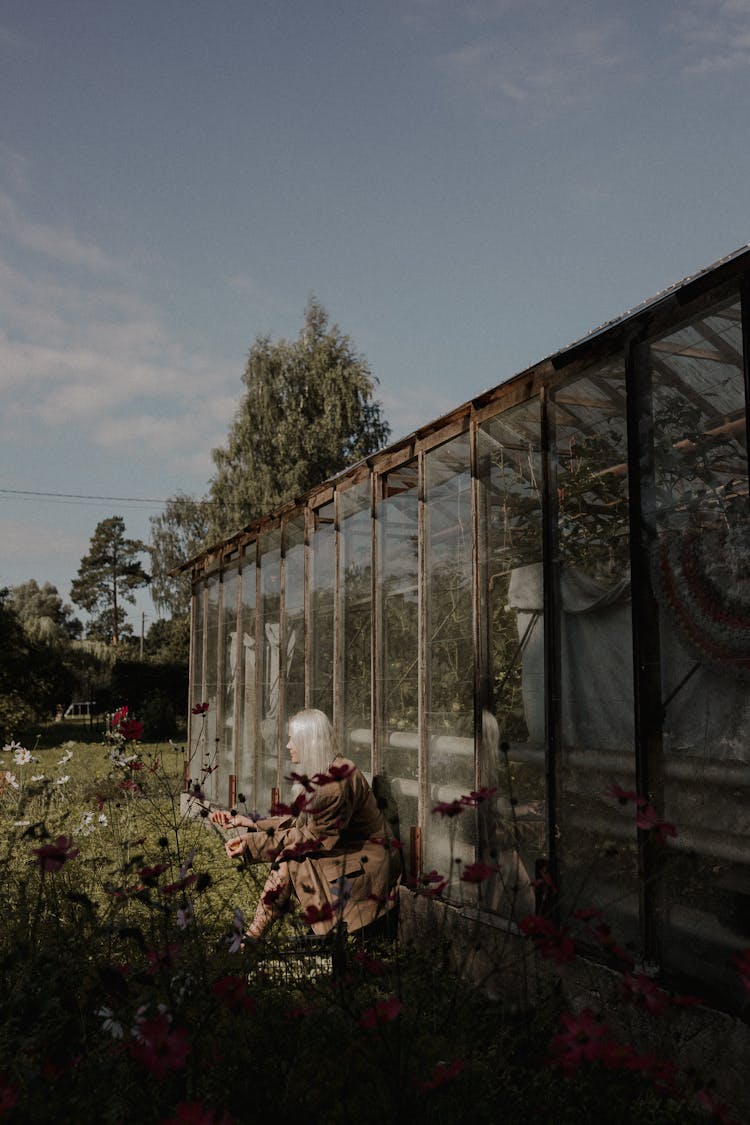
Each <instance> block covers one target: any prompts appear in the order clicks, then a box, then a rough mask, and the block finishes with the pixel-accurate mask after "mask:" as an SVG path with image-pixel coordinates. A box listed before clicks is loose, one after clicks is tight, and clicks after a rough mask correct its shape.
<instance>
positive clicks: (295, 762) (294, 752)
mask: <svg viewBox="0 0 750 1125" xmlns="http://www.w3.org/2000/svg"><path fill="white" fill-rule="evenodd" d="M286 748H287V750H288V751H289V757H290V758H291V759H292V764H293V765H295V766H298V765H299V763H300V756H299V754H298V753H297V750H296V748H295V745H294V743H293V742H292V738H291V735H290V736H289V741H288V742H287V744H286Z"/></svg>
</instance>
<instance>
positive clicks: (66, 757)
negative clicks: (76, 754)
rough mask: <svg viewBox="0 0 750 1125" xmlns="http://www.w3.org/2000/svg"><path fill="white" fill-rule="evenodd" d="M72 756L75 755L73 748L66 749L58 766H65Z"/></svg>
mask: <svg viewBox="0 0 750 1125" xmlns="http://www.w3.org/2000/svg"><path fill="white" fill-rule="evenodd" d="M72 757H73V751H72V750H66V751H65V753H64V754H63V756H62V758H60V760H59V762H58V763H57V764H58V766H64V765H65V763H66V762H69V761H70V759H71V758H72Z"/></svg>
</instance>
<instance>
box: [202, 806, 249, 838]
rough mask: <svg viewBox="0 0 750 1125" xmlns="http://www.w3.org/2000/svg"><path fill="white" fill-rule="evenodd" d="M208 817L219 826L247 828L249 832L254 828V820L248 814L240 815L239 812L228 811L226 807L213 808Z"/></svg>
mask: <svg viewBox="0 0 750 1125" xmlns="http://www.w3.org/2000/svg"><path fill="white" fill-rule="evenodd" d="M208 818H209V820H210V821H212V823H213V824H218V825H219V828H247V829H249V830H250V831H251V832H253V831H254V830H255V821H253V820H251V819H250V817H249V816H242V814H241V813H230V812H228V811H227V810H226V809H213V810H212V811H211V812H210V813H209V814H208Z"/></svg>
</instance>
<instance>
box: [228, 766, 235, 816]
mask: <svg viewBox="0 0 750 1125" xmlns="http://www.w3.org/2000/svg"><path fill="white" fill-rule="evenodd" d="M236 802H237V774H236V773H230V775H229V807H230V809H233V808H234V806H235V804H236Z"/></svg>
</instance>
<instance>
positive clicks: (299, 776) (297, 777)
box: [286, 770, 315, 793]
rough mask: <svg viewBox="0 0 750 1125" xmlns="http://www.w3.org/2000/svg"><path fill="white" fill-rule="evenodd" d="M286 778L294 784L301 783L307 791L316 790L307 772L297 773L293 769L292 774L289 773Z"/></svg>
mask: <svg viewBox="0 0 750 1125" xmlns="http://www.w3.org/2000/svg"><path fill="white" fill-rule="evenodd" d="M286 780H287V781H291V782H292V784H296V785H301V786H302V788H303V789H304V790H305V792H306V793H314V792H315V786H314V785H313V783H312V781H311V780H310V778H309V777H308V776H307V774H306V773H296V772H295V771H294V770H293V771H292V772H291V773H290V774H288V775H287V778H286Z"/></svg>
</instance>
